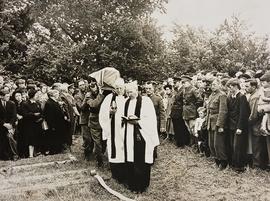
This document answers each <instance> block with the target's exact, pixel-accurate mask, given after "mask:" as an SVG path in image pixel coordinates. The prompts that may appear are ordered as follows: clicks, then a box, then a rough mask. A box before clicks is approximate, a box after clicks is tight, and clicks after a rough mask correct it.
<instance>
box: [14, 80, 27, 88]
mask: <svg viewBox="0 0 270 201" xmlns="http://www.w3.org/2000/svg"><path fill="white" fill-rule="evenodd" d="M16 85H17V87H18V89H25V88H26V84H25V80H24V79H18V80H16Z"/></svg>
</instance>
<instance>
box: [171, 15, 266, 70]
mask: <svg viewBox="0 0 270 201" xmlns="http://www.w3.org/2000/svg"><path fill="white" fill-rule="evenodd" d="M174 36H175V38H174V40H173V41H172V42H171V44H170V47H171V48H170V49H169V52H168V54H169V55H168V57H167V58H168V61H169V65H168V68H171V69H172V72H173V73H175V72H177V71H181V72H183V73H194V72H196V71H199V70H218V71H222V72H228V71H234V72H236V71H239V70H240V69H242V68H245V69H253V70H256V69H261V68H264V69H267V68H269V64H270V52H269V47H268V37H263V38H259V37H256V35H255V34H254V33H252V32H250V31H249V30H248V28H247V26H246V23H245V22H244V21H241V20H239V19H238V18H237V17H232V18H231V19H230V20H225V21H224V23H223V24H221V25H220V26H219V27H218V28H217V29H216V30H215V31H214V32H206V31H204V30H202V29H196V28H193V27H189V26H179V25H175V28H174Z"/></svg>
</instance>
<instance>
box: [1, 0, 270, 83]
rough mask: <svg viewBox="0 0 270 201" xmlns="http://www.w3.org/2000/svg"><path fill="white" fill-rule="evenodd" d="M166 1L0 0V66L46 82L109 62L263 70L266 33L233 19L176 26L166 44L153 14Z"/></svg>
mask: <svg viewBox="0 0 270 201" xmlns="http://www.w3.org/2000/svg"><path fill="white" fill-rule="evenodd" d="M166 2H167V0H151V1H149V0H126V1H122V0H111V1H109V0H35V1H34V0H0V27H1V29H0V71H3V72H9V71H11V72H12V73H15V74H22V75H24V76H25V77H27V76H28V77H29V76H31V77H32V78H35V79H39V80H42V81H46V82H48V83H52V82H54V81H67V82H69V81H72V80H73V79H76V78H79V77H87V75H88V74H90V73H91V72H93V71H95V70H98V69H101V68H103V67H108V66H112V67H115V68H117V69H118V70H120V72H121V74H122V75H123V76H124V77H133V78H135V79H138V80H148V79H163V78H166V77H169V76H173V75H174V74H175V73H178V72H195V71H197V70H201V69H204V70H213V69H216V70H219V71H229V70H230V71H236V70H239V69H241V68H251V69H258V68H268V67H269V58H270V57H269V55H270V53H269V49H268V38H267V37H265V38H257V37H256V35H255V34H253V33H250V32H249V30H248V29H247V28H246V26H245V23H243V22H242V21H241V20H239V19H238V18H236V17H233V18H231V19H230V20H225V22H224V23H223V24H222V25H220V26H219V27H218V28H217V29H216V30H215V31H214V32H207V31H204V30H202V29H196V28H193V27H190V26H182V25H175V27H174V30H173V33H174V39H173V40H172V41H171V42H170V43H167V42H166V41H165V40H163V39H162V33H161V30H160V28H159V27H158V26H157V25H156V23H155V21H154V20H153V19H152V17H151V14H152V12H153V11H154V10H156V9H160V11H161V12H163V11H164V10H163V9H164V7H163V6H164V4H165V3H166Z"/></svg>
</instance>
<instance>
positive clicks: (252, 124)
mask: <svg viewBox="0 0 270 201" xmlns="http://www.w3.org/2000/svg"><path fill="white" fill-rule="evenodd" d="M246 91H247V93H248V94H249V95H250V96H249V98H248V102H249V106H250V115H249V118H248V120H249V137H251V144H252V162H253V163H252V166H253V167H255V168H265V167H266V165H267V161H265V157H264V155H265V153H267V151H266V150H267V147H266V138H265V136H263V135H262V132H261V130H260V129H261V123H262V114H260V113H258V102H259V100H260V97H261V91H260V90H259V88H258V82H257V81H256V79H254V78H253V79H248V80H246Z"/></svg>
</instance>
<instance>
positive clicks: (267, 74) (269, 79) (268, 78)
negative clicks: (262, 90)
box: [260, 71, 270, 82]
mask: <svg viewBox="0 0 270 201" xmlns="http://www.w3.org/2000/svg"><path fill="white" fill-rule="evenodd" d="M260 80H261V81H266V82H270V71H266V72H265V74H264V75H263V76H261V78H260Z"/></svg>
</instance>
